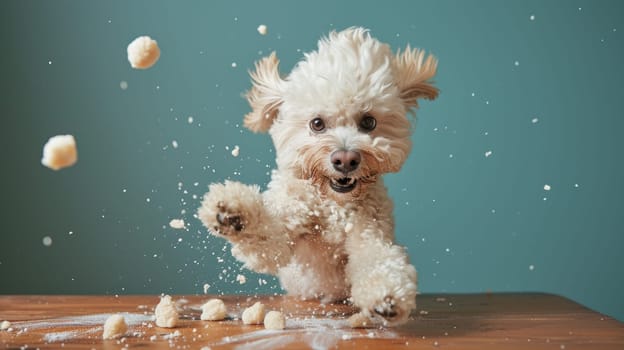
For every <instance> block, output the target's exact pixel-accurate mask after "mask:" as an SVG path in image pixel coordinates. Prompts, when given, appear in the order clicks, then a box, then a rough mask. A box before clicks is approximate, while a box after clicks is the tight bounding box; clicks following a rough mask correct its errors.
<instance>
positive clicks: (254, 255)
mask: <svg viewBox="0 0 624 350" xmlns="http://www.w3.org/2000/svg"><path fill="white" fill-rule="evenodd" d="M197 214H198V217H199V219H200V220H201V221H202V223H203V224H204V226H206V228H208V230H210V232H211V233H212V234H214V235H215V236H219V237H224V238H225V239H227V240H228V241H230V242H231V243H232V255H234V256H235V257H236V258H237V259H238V260H240V261H242V262H244V263H245V267H247V268H249V269H251V270H254V271H256V272H262V273H270V274H276V273H277V270H278V269H279V268H280V267H281V266H285V265H286V264H287V263H288V261H289V260H290V257H291V254H292V253H291V244H290V238H289V237H288V234H287V232H286V230H285V229H284V228H283V227H282V226H283V225H282V223H281V221H282V220H279V219H278V218H275V217H273V216H272V215H271V214H270V213H269V212H268V211H267V210H266V207H265V205H264V202H263V199H262V194H261V193H260V189H259V187H258V186H248V185H244V184H242V183H239V182H233V181H226V182H225V183H224V184H212V185H210V187H209V190H208V192H207V193H206V194H205V195H204V199H203V201H202V206H201V207H200V208H199V210H198V211H197Z"/></svg>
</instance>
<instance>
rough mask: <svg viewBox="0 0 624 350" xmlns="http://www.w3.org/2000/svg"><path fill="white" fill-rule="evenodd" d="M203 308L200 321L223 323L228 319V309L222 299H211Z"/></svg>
mask: <svg viewBox="0 0 624 350" xmlns="http://www.w3.org/2000/svg"><path fill="white" fill-rule="evenodd" d="M201 308H202V314H201V316H200V319H202V320H204V321H221V320H224V319H225V318H226V317H227V308H226V307H225V303H224V302H223V300H221V299H210V300H208V301H207V302H206V303H205V304H204V305H202V307H201Z"/></svg>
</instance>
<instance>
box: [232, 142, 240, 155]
mask: <svg viewBox="0 0 624 350" xmlns="http://www.w3.org/2000/svg"><path fill="white" fill-rule="evenodd" d="M239 154H240V148H238V145H236V146H234V149H233V150H232V155H233V156H234V157H238V155H239Z"/></svg>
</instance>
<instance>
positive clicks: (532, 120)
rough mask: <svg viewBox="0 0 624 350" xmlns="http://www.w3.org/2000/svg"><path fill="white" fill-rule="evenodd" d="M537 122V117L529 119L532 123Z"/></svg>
mask: <svg viewBox="0 0 624 350" xmlns="http://www.w3.org/2000/svg"><path fill="white" fill-rule="evenodd" d="M537 122H539V118H533V119H531V123H533V124H537Z"/></svg>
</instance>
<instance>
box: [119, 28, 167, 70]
mask: <svg viewBox="0 0 624 350" xmlns="http://www.w3.org/2000/svg"><path fill="white" fill-rule="evenodd" d="M127 51H128V61H129V62H130V65H131V66H132V68H136V69H147V68H150V67H151V66H153V65H154V64H155V63H156V61H158V59H159V58H160V48H159V47H158V43H157V42H156V40H153V39H152V38H150V37H149V36H140V37H138V38H136V39H134V40H133V41H132V42H131V43H130V44H129V45H128V49H127Z"/></svg>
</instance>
